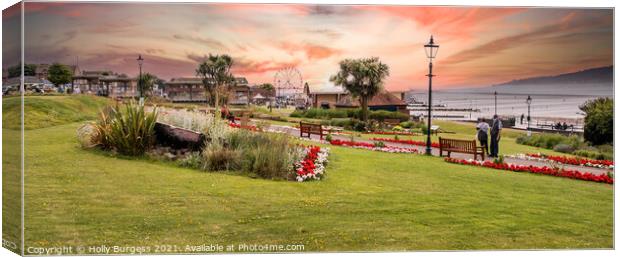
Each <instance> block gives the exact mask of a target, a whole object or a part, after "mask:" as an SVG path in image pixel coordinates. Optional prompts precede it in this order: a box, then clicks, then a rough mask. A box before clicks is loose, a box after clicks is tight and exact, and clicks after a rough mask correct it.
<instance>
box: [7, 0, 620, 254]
mask: <svg viewBox="0 0 620 257" xmlns="http://www.w3.org/2000/svg"><path fill="white" fill-rule="evenodd" d="M26 1H27V2H53V1H49V0H26ZM16 2H18V0H4V1H1V3H0V7H2V9H6V8H7V7H9V6H11V5H13V4H15V3H16ZM56 2H60V1H56ZM63 2H103V1H93V0H79V1H78V0H65V1H63ZM113 2H177V3H194V2H218V3H308V4H381V5H388V4H393V5H434V6H439V5H443V6H516V7H590V8H592V7H594V8H614V9H615V7H616V6H617V3H616V2H614V1H612V0H589V1H586V0H547V1H540V0H538V1H536V0H502V1H497V0H495V1H493V0H468V1H465V0H410V1H406V0H354V1H344V0H286V1H274V0H262V1H261V0H254V1H253V0H237V1H230V0H211V1H204V0H203V1H197V0H149V1H139V0H125V1H113ZM614 16H615V10H614ZM22 19H23V15H22ZM22 22H23V21H22ZM22 24H23V23H22ZM1 27H2V21H1V19H0V30H1ZM617 27H618V20H617V19H615V17H614V64H615V59H616V58H615V57H616V51H615V49H616V48H617V46H618V44H617V42H618V40H617V37H618V34H617V33H615V32H616V30H615V28H617ZM1 41H2V35H1V33H0V42H1ZM22 42H23V32H22ZM1 58H2V53H1V51H0V59H1ZM22 59H23V50H22ZM0 68H1V62H0ZM22 72H23V69H22ZM617 72H618V71H617V69H614V89H615V78H617V76H616V75H617ZM614 98H615V99H618V93H617V92H616V91H615V90H614ZM22 104H23V101H22ZM22 108H23V106H22ZM619 110H620V107H618V104H616V105H615V110H614V111H615V113H619V112H618V111H619ZM614 117H615V116H614ZM22 118H23V117H22ZM1 125H2V121H1V114H0V127H1ZM619 132H620V128H619V127H618V121H617V119H615V120H614V135H619ZM22 133H23V132H22ZM22 135H23V134H22ZM1 139H2V134H1V133H0V140H1ZM22 140H23V136H22ZM22 144H23V143H22ZM0 149H1V145H0ZM619 149H620V147H614V151H615V152H616V153H618V150H619ZM22 154H23V149H22ZM22 156H23V155H22ZM22 162H23V159H22ZM22 167H23V163H22ZM22 181H23V173H22ZM22 187H23V183H22ZM614 188H615V185H614ZM0 190H1V184H0ZM614 196H615V197H614V246H618V243H619V241H618V237H617V236H616V235H615V232H616V231H617V229H616V228H617V227H618V224H619V222H620V220H619V219H618V216H617V215H615V213H616V212H615V206H618V205H617V203H618V201H619V197H618V196H619V194H618V192H617V191H615V192H614ZM22 197H23V190H22ZM22 200H23V198H22ZM1 203H2V198H1V197H0V206H1ZM22 208H23V205H22ZM22 214H23V210H22ZM0 216H1V213H0ZM22 222H23V218H22ZM0 223H1V222H0ZM1 226H2V225H1V224H0V228H1ZM22 226H23V225H22ZM22 235H23V231H22ZM22 238H23V237H22ZM22 245H23V244H22ZM614 252H615V250H613V251H612V250H570V251H460V252H459V251H444V252H439V251H433V252H428V251H427V252H407V253H338V255H339V256H340V255H342V256H345V255H346V256H351V255H355V256H360V255H361V256H412V255H416V256H496V255H497V254H501V255H504V256H523V255H528V256H531V257H534V256H583V255H588V256H590V257H594V256H612V255H613V254H614ZM0 253H1V254H2V255H3V256H4V255H5V254H14V253H12V252H10V251H8V250H6V249H4V248H0ZM236 255H237V254H233V255H230V254H226V255H221V256H236ZM324 255H325V253H318V254H304V256H324ZM328 255H331V256H333V255H334V254H329V253H328ZM151 256H158V255H151ZM205 256H206V255H205ZM209 256H213V255H209ZM239 256H241V255H239ZM243 256H281V254H243Z"/></svg>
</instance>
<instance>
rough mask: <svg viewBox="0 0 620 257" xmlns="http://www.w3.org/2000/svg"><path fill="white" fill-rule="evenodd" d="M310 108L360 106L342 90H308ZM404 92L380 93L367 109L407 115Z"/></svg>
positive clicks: (357, 101)
mask: <svg viewBox="0 0 620 257" xmlns="http://www.w3.org/2000/svg"><path fill="white" fill-rule="evenodd" d="M307 92H309V98H310V102H311V106H312V107H313V108H324V109H331V108H357V107H359V106H360V104H359V100H358V99H357V98H356V99H353V97H351V95H349V93H348V92H346V91H344V90H343V89H339V88H337V89H335V90H331V91H312V90H308V91H307ZM404 95H405V94H404V92H389V91H382V92H380V93H379V94H377V95H376V96H374V97H373V98H372V99H370V101H369V102H368V109H370V110H373V111H377V110H385V111H393V112H396V111H398V112H402V113H406V114H409V111H408V110H407V103H405V101H403V100H402V98H404ZM400 97H402V98H400Z"/></svg>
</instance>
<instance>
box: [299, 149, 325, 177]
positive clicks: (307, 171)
mask: <svg viewBox="0 0 620 257" xmlns="http://www.w3.org/2000/svg"><path fill="white" fill-rule="evenodd" d="M320 150H321V148H320V147H318V146H309V147H308V153H307V154H306V157H305V158H304V159H303V160H302V161H301V163H300V164H301V168H299V169H297V176H303V175H312V174H314V169H315V168H316V165H314V162H315V161H316V159H317V158H318V157H319V151H320Z"/></svg>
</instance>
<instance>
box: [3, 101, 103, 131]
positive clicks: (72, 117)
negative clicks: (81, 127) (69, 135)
mask: <svg viewBox="0 0 620 257" xmlns="http://www.w3.org/2000/svg"><path fill="white" fill-rule="evenodd" d="M109 103H110V99H108V98H103V97H96V96H87V95H80V96H27V97H25V98H24V106H25V107H24V112H25V113H26V115H25V116H24V129H35V128H45V127H50V126H56V125H61V124H67V123H71V122H77V121H83V120H90V119H94V118H95V117H96V115H97V113H98V111H99V109H100V108H102V107H103V106H105V105H106V104H109ZM19 113H20V98H19V97H9V98H3V99H2V122H3V123H6V124H7V125H4V127H5V128H10V129H19V123H15V122H9V121H12V120H18V119H19Z"/></svg>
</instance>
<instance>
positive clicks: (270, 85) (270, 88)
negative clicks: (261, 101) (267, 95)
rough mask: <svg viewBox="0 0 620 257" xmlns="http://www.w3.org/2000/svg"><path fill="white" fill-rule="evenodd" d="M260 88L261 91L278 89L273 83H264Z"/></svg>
mask: <svg viewBox="0 0 620 257" xmlns="http://www.w3.org/2000/svg"><path fill="white" fill-rule="evenodd" d="M258 87H259V88H261V89H264V90H267V91H274V90H276V88H275V87H274V86H273V84H271V83H263V84H261V85H260V86H258Z"/></svg>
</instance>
